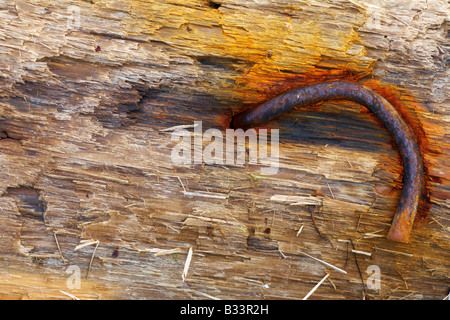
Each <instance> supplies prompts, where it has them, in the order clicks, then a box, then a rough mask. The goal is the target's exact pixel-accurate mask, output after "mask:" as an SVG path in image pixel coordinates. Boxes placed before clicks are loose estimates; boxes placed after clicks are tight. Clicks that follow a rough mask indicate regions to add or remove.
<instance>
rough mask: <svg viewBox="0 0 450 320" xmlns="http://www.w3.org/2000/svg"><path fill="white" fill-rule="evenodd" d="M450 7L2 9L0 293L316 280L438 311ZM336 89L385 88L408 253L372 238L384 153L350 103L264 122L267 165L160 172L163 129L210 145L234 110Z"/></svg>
mask: <svg viewBox="0 0 450 320" xmlns="http://www.w3.org/2000/svg"><path fill="white" fill-rule="evenodd" d="M448 12H449V8H448V3H447V1H439V0H435V1H425V0H414V1H399V2H396V1H392V2H389V1H366V0H365V1H359V0H333V1H331V0H305V1H278V0H274V1H272V0H253V1H250V0H242V1H238V0H214V1H208V0H193V1H182V0H173V1H144V0H133V1H128V0H123V1H122V0H115V1H112V0H111V1H109V0H91V1H43V0H21V1H12V0H5V1H2V2H1V3H0V21H1V23H0V98H1V100H0V138H1V139H0V166H1V170H0V194H1V197H0V212H1V214H0V230H1V236H0V260H1V265H0V298H2V299H72V298H75V297H76V298H79V299H206V298H211V297H213V298H220V299H301V298H303V297H304V296H305V295H306V294H308V292H309V291H310V290H311V289H312V288H313V287H314V286H315V285H316V284H317V283H318V282H319V281H320V280H321V279H322V278H323V277H325V276H326V275H327V274H328V275H329V276H328V278H327V280H325V281H324V282H323V283H322V284H321V286H320V287H319V288H318V289H317V290H316V291H315V292H314V293H313V294H312V295H311V296H310V297H309V298H310V299H362V298H365V299H444V297H445V296H446V295H447V294H448V289H449V287H448V285H449V275H450V269H449V267H450V259H449V229H450V224H449V209H450V202H449V201H450V200H449V198H450V187H449V185H450V183H449V181H450V171H449V170H450V155H449V150H450V138H449V137H450V131H449V125H450V124H449V122H450V109H449V90H448V84H449V81H448V80H449V71H448V61H449V42H448ZM336 79H341V80H350V81H358V82H359V83H361V84H363V85H366V86H367V87H369V88H372V89H374V90H375V91H377V92H379V93H380V94H382V95H383V96H384V97H385V98H386V99H388V100H389V101H390V102H391V103H392V104H393V105H394V106H396V107H397V108H399V110H401V112H402V114H403V115H404V117H405V119H407V121H408V122H409V124H410V125H411V127H412V128H413V129H414V132H415V134H416V136H417V139H418V140H419V141H420V145H421V151H422V154H423V157H424V162H425V168H426V181H425V185H426V188H425V190H426V194H424V197H423V199H422V203H421V210H420V213H419V216H418V217H417V219H416V225H415V226H414V228H413V231H412V234H411V240H410V242H409V243H407V244H405V243H396V242H392V241H389V240H387V239H386V234H387V232H388V230H389V226H390V223H391V220H392V216H393V214H394V212H395V208H396V206H397V204H398V200H399V197H400V193H401V187H402V174H403V172H402V169H403V168H402V163H401V159H400V157H399V154H398V151H397V149H396V146H395V145H394V144H393V142H392V139H391V137H390V135H389V133H388V132H387V131H386V130H385V129H384V128H383V127H382V126H381V124H380V123H379V122H378V121H377V120H376V118H374V117H373V116H372V115H371V114H370V113H369V112H368V111H367V109H365V108H364V107H362V106H360V105H358V104H356V103H352V102H348V101H330V102H326V103H320V104H316V105H313V106H310V107H307V108H301V109H300V108H299V109H298V110H295V111H293V112H290V113H287V114H284V115H282V116H280V117H279V118H277V119H276V120H273V121H271V122H269V123H267V125H266V127H267V128H270V129H279V132H280V148H279V154H280V157H279V170H278V172H277V173H276V174H275V175H262V174H260V170H259V169H260V166H259V165H253V164H250V163H248V162H246V163H244V164H243V165H232V164H231V165H230V164H227V163H224V164H207V163H204V162H202V163H199V164H196V163H193V164H177V163H174V162H173V161H172V160H173V159H172V150H173V148H174V146H175V145H176V144H177V141H176V140H173V137H172V134H171V133H172V131H171V130H167V129H170V128H172V127H174V126H185V128H186V130H189V131H190V132H192V133H193V134H194V129H192V126H193V125H194V122H195V121H202V130H203V132H204V131H206V130H207V129H209V128H216V129H219V130H221V131H222V132H224V133H225V130H226V129H227V128H228V126H229V123H230V121H231V117H232V116H233V114H235V113H237V112H240V111H242V110H244V109H246V108H248V107H250V106H253V105H256V104H258V103H261V102H263V101H266V100H267V99H269V98H271V97H273V96H275V95H277V94H279V93H281V92H285V91H287V90H289V89H291V88H295V87H299V86H302V85H305V84H309V83H317V82H321V81H326V80H336ZM203 144H204V145H203V146H205V145H207V142H206V141H203ZM189 248H192V253H193V254H192V257H191V261H190V264H189V269H188V271H187V273H186V274H184V270H185V267H187V266H186V263H185V262H186V258H187V255H188V252H189ZM305 254H306V255H305ZM311 257H314V258H317V259H320V260H322V261H325V262H327V263H329V264H331V265H333V266H335V267H337V268H339V269H342V270H345V271H346V274H344V273H341V272H339V271H336V270H335V269H333V268H330V267H329V266H327V265H324V264H322V263H320V262H319V261H318V260H315V259H313V258H311ZM377 279H379V280H380V282H377V281H376V280H377Z"/></svg>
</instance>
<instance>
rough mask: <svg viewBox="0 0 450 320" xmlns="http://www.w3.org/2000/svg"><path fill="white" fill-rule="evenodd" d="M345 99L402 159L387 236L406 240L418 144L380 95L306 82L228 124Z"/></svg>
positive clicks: (417, 177)
mask: <svg viewBox="0 0 450 320" xmlns="http://www.w3.org/2000/svg"><path fill="white" fill-rule="evenodd" d="M332 99H346V100H351V101H355V102H357V103H359V104H361V105H363V106H365V107H367V108H368V109H369V110H370V111H371V112H372V113H373V114H375V116H376V117H377V118H378V119H380V120H381V122H382V123H383V125H384V126H385V127H386V129H387V130H388V131H389V132H390V133H391V135H392V136H393V138H394V140H395V143H396V144H397V147H398V149H399V151H400V155H401V157H402V160H403V167H404V178H403V191H402V195H401V197H400V202H399V204H398V207H397V211H396V213H395V215H394V219H393V222H392V225H391V228H390V230H389V233H388V236H387V238H388V239H390V240H393V241H398V242H408V241H409V235H410V233H411V229H412V226H413V222H414V218H415V216H416V213H417V208H418V204H419V198H420V196H421V192H422V182H423V163H422V157H421V155H420V149H419V145H418V144H417V142H416V140H415V138H414V135H413V133H412V131H411V129H410V128H409V126H408V125H407V124H406V122H405V121H404V120H403V118H402V117H401V115H400V114H399V113H398V112H397V110H396V109H395V108H394V107H393V106H392V105H391V104H390V103H389V102H388V101H387V100H386V99H384V98H383V97H382V96H380V95H379V94H378V93H376V92H375V91H372V90H370V89H368V88H366V87H364V86H362V85H360V84H357V83H353V82H348V81H331V82H324V83H318V84H313V85H308V86H305V87H302V88H298V89H294V90H291V91H289V92H287V93H284V94H281V95H279V96H277V97H275V98H273V99H271V100H269V101H267V102H265V103H263V104H260V105H259V106H257V107H255V108H253V109H251V110H248V111H245V112H243V113H240V114H238V115H236V116H234V117H233V120H232V123H231V126H232V127H233V128H235V129H237V128H242V129H247V128H250V127H254V126H257V125H260V124H262V123H264V122H266V121H269V120H270V119H273V118H275V117H276V116H278V115H279V114H281V113H283V112H286V111H289V110H291V109H292V108H294V107H301V106H306V105H309V104H312V103H316V102H319V101H326V100H332Z"/></svg>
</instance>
